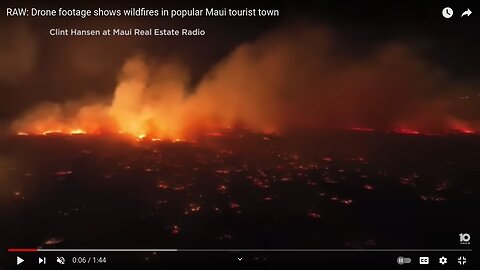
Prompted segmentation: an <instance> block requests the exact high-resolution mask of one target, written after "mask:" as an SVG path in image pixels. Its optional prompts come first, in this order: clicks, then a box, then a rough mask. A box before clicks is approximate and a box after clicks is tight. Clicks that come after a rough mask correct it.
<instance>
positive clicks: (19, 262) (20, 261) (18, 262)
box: [17, 256, 24, 265]
mask: <svg viewBox="0 0 480 270" xmlns="http://www.w3.org/2000/svg"><path fill="white" fill-rule="evenodd" d="M23 261H24V260H23V259H22V258H20V257H18V256H17V265H19V264H21V263H22V262H23Z"/></svg>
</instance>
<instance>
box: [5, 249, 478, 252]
mask: <svg viewBox="0 0 480 270" xmlns="http://www.w3.org/2000/svg"><path fill="white" fill-rule="evenodd" d="M8 251H9V252H472V249H458V248H452V249H439V248H433V249H432V248H430V249H428V248H426V249H418V248H417V249H383V248H378V249H373V248H369V249H356V248H354V249H258V248H253V249H191V248H190V249H189V248H182V249H174V248H166V249H165V248H160V249H158V248H153V249H152V248H148V249H145V248H140V249H139V248H131V249H126V248H120V249H119V248H73V249H72V248H67V249H62V248H10V249H8Z"/></svg>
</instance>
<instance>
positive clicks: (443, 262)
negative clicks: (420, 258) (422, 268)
mask: <svg viewBox="0 0 480 270" xmlns="http://www.w3.org/2000/svg"><path fill="white" fill-rule="evenodd" d="M438 262H439V263H440V264H441V265H444V264H446V263H447V258H445V257H444V256H442V257H441V258H440V259H439V260H438Z"/></svg>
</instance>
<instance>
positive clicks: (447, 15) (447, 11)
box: [442, 7, 453, 19]
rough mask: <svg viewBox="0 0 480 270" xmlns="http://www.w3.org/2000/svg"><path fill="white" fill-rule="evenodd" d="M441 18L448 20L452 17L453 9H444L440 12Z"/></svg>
mask: <svg viewBox="0 0 480 270" xmlns="http://www.w3.org/2000/svg"><path fill="white" fill-rule="evenodd" d="M442 15H443V17H445V18H447V19H450V18H451V17H452V16H453V9H452V8H449V7H446V8H444V9H443V10H442Z"/></svg>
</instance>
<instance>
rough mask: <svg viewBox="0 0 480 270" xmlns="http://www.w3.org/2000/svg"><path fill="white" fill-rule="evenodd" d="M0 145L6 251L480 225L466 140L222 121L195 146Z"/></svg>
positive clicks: (33, 140)
mask: <svg viewBox="0 0 480 270" xmlns="http://www.w3.org/2000/svg"><path fill="white" fill-rule="evenodd" d="M1 148H2V150H4V151H2V156H1V159H0V162H1V163H0V165H1V166H2V170H1V172H2V175H0V176H1V179H0V180H1V182H0V183H1V185H2V189H1V195H2V196H1V200H2V202H1V206H0V209H1V213H2V216H3V217H5V218H4V219H3V221H2V225H3V226H6V228H8V229H6V230H2V233H1V237H0V238H1V239H2V241H3V242H4V243H5V244H6V245H11V246H26V247H39V246H42V247H52V246H55V247H62V248H68V247H72V248H73V247H75V248H95V247H107V246H108V247H110V248H125V247H138V248H147V247H151V248H295V247H296V248H362V247H363V248H373V247H376V248H382V247H383V248H389V247H390V248H418V247H431V246H434V247H436V248H442V247H444V248H448V247H449V246H451V243H452V241H456V238H455V237H456V235H457V233H458V231H459V230H460V231H472V230H473V227H474V226H475V225H474V224H478V220H476V218H477V217H475V215H472V214H471V209H472V206H474V205H479V202H478V197H476V196H475V194H476V192H478V181H476V180H477V179H478V176H479V171H478V164H477V163H476V161H478V160H479V158H480V157H479V156H478V155H479V153H480V151H478V150H479V149H480V139H479V138H478V137H477V136H474V135H459V134H456V135H449V136H424V135H410V134H397V133H378V132H362V131H329V132H323V133H319V134H316V135H314V136H313V135H305V136H296V137H295V136H290V137H282V136H274V135H265V134H260V133H254V132H250V131H245V130H234V129H230V130H224V131H222V132H218V133H210V134H204V135H203V136H200V137H199V138H198V142H196V143H191V142H184V141H177V142H171V141H159V140H152V139H150V138H143V139H138V138H132V137H129V136H126V135H125V136H123V137H122V136H119V135H115V136H113V135H110V136H107V135H88V134H78V135H65V134H49V135H41V136H13V137H9V138H4V139H2V141H1ZM439 235H442V236H445V235H448V236H451V238H449V237H439ZM156 256H157V255H155V254H149V255H148V256H147V258H148V259H149V260H150V259H155V258H156ZM147 258H146V259H147Z"/></svg>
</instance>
